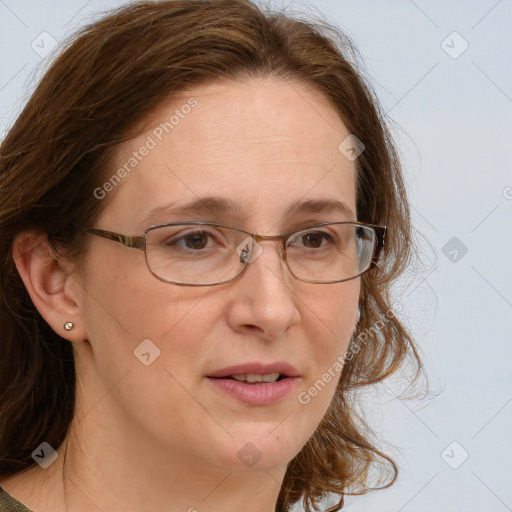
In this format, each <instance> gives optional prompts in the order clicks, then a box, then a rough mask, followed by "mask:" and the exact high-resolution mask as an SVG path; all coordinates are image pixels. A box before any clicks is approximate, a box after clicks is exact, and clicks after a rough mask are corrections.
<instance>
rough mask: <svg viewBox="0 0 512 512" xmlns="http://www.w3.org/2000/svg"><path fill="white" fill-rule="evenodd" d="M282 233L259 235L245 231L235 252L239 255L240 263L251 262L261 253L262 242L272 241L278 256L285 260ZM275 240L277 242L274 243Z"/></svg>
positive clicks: (262, 249)
mask: <svg viewBox="0 0 512 512" xmlns="http://www.w3.org/2000/svg"><path fill="white" fill-rule="evenodd" d="M284 238H285V236H284V235H260V234H257V233H246V237H245V238H244V240H243V241H242V242H241V243H240V244H239V245H238V246H237V248H236V252H237V253H238V254H239V256H240V262H241V263H252V262H254V261H255V260H256V259H257V258H259V256H260V255H261V254H262V253H263V251H264V248H263V246H262V242H274V244H273V245H275V246H276V249H277V252H278V254H279V258H280V259H281V260H283V261H286V251H285V250H284V244H283V240H284ZM276 242H277V244H276Z"/></svg>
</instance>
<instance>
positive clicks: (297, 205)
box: [141, 196, 356, 225]
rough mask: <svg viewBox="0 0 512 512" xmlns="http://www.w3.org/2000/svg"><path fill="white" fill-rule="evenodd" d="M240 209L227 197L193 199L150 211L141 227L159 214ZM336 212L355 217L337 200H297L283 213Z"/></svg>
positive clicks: (216, 212)
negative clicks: (181, 203)
mask: <svg viewBox="0 0 512 512" xmlns="http://www.w3.org/2000/svg"><path fill="white" fill-rule="evenodd" d="M241 211H242V208H241V206H240V203H238V202H237V201H233V200H232V199H229V198H227V197H216V196H207V197H201V198H198V199H195V200H193V201H190V202H188V203H185V204H183V205H176V203H169V204H165V205H162V206H158V207H156V208H154V209H153V210H151V211H150V212H149V213H148V215H147V216H146V217H145V218H144V220H143V221H142V223H141V225H144V224H146V223H147V222H149V221H150V220H151V219H153V218H155V217H156V216H158V215H159V214H161V213H166V214H168V215H172V214H174V215H193V214H208V213H209V214H213V215H215V216H217V215H221V214H227V213H231V214H232V215H240V213H241ZM330 212H337V213H340V214H342V215H344V216H346V217H348V219H349V220H355V219H356V215H355V213H354V212H353V211H352V209H351V208H350V206H348V205H347V204H346V203H344V202H342V201H338V200H337V199H309V200H306V201H301V200H297V201H294V202H293V203H291V204H290V206H288V208H287V209H286V211H285V212H284V216H285V217H287V216H291V215H297V214H304V213H330Z"/></svg>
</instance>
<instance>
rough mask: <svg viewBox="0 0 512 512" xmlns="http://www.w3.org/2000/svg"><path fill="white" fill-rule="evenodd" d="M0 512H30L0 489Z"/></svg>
mask: <svg viewBox="0 0 512 512" xmlns="http://www.w3.org/2000/svg"><path fill="white" fill-rule="evenodd" d="M0 512H32V511H31V510H30V509H29V508H28V507H26V506H25V505H23V503H21V502H19V501H18V500H17V499H15V498H13V497H12V496H11V495H10V494H7V492H6V491H5V490H4V489H3V488H2V487H0Z"/></svg>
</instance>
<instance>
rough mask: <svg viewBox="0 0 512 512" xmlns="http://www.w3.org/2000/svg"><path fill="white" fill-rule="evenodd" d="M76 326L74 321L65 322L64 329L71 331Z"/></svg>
mask: <svg viewBox="0 0 512 512" xmlns="http://www.w3.org/2000/svg"><path fill="white" fill-rule="evenodd" d="M74 326H75V324H74V323H73V322H66V323H65V324H64V330H65V331H71V329H73V327H74Z"/></svg>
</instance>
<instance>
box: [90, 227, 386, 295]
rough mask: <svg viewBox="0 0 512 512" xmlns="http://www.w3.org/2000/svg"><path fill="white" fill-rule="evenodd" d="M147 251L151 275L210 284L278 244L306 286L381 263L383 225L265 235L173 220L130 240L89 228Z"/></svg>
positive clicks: (178, 282) (353, 275) (189, 283)
mask: <svg viewBox="0 0 512 512" xmlns="http://www.w3.org/2000/svg"><path fill="white" fill-rule="evenodd" d="M84 231H85V232H87V233H90V234H93V235H97V236H101V237H103V238H107V239H109V240H113V241H115V242H119V243H120V244H122V245H124V246H126V247H129V248H133V249H140V250H143V251H144V253H145V258H146V263H147V266H148V268H149V270H150V272H151V273H152V274H153V275H154V276H155V277H157V278H158V279H160V280H161V281H164V282H166V283H172V284H176V285H185V286H212V285H217V284H223V283H228V282H230V281H233V280H234V279H235V278H236V277H238V276H239V275H240V274H241V273H242V272H243V271H244V269H245V268H246V267H247V264H248V263H252V262H253V261H255V260H256V259H257V258H258V257H259V256H260V255H261V253H262V252H263V247H262V246H261V245H260V243H259V242H263V241H267V240H279V241H280V244H279V247H278V252H279V255H280V257H281V259H282V260H283V261H284V262H285V263H286V265H287V267H288V269H289V270H290V272H291V273H292V275H293V276H294V277H295V278H297V279H298V280H300V281H305V282H307V283H318V284H327V283H339V282H342V281H348V280H350V279H354V278H356V277H358V276H360V275H361V274H363V273H364V272H366V271H368V270H369V269H370V268H372V267H373V265H374V264H375V263H376V262H377V260H378V256H379V253H380V252H381V250H382V247H383V246H384V235H385V232H386V227H385V226H375V225H372V224H363V223H361V222H323V223H319V224H314V225H311V226H307V227H302V228H300V229H295V230H293V231H289V232H287V233H284V234H282V235H276V236H266V235H258V234H256V233H251V232H249V231H244V230H243V229H239V228H236V227H232V226H226V225H224V224H217V223H214V222H199V221H194V222H184V223H177V222H171V223H168V224H160V225H158V226H152V227H150V228H149V229H147V230H146V231H145V232H144V234H143V235H142V236H127V235H121V234H119V233H114V232H112V231H105V230H103V229H94V228H93V229H86V230H84Z"/></svg>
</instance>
